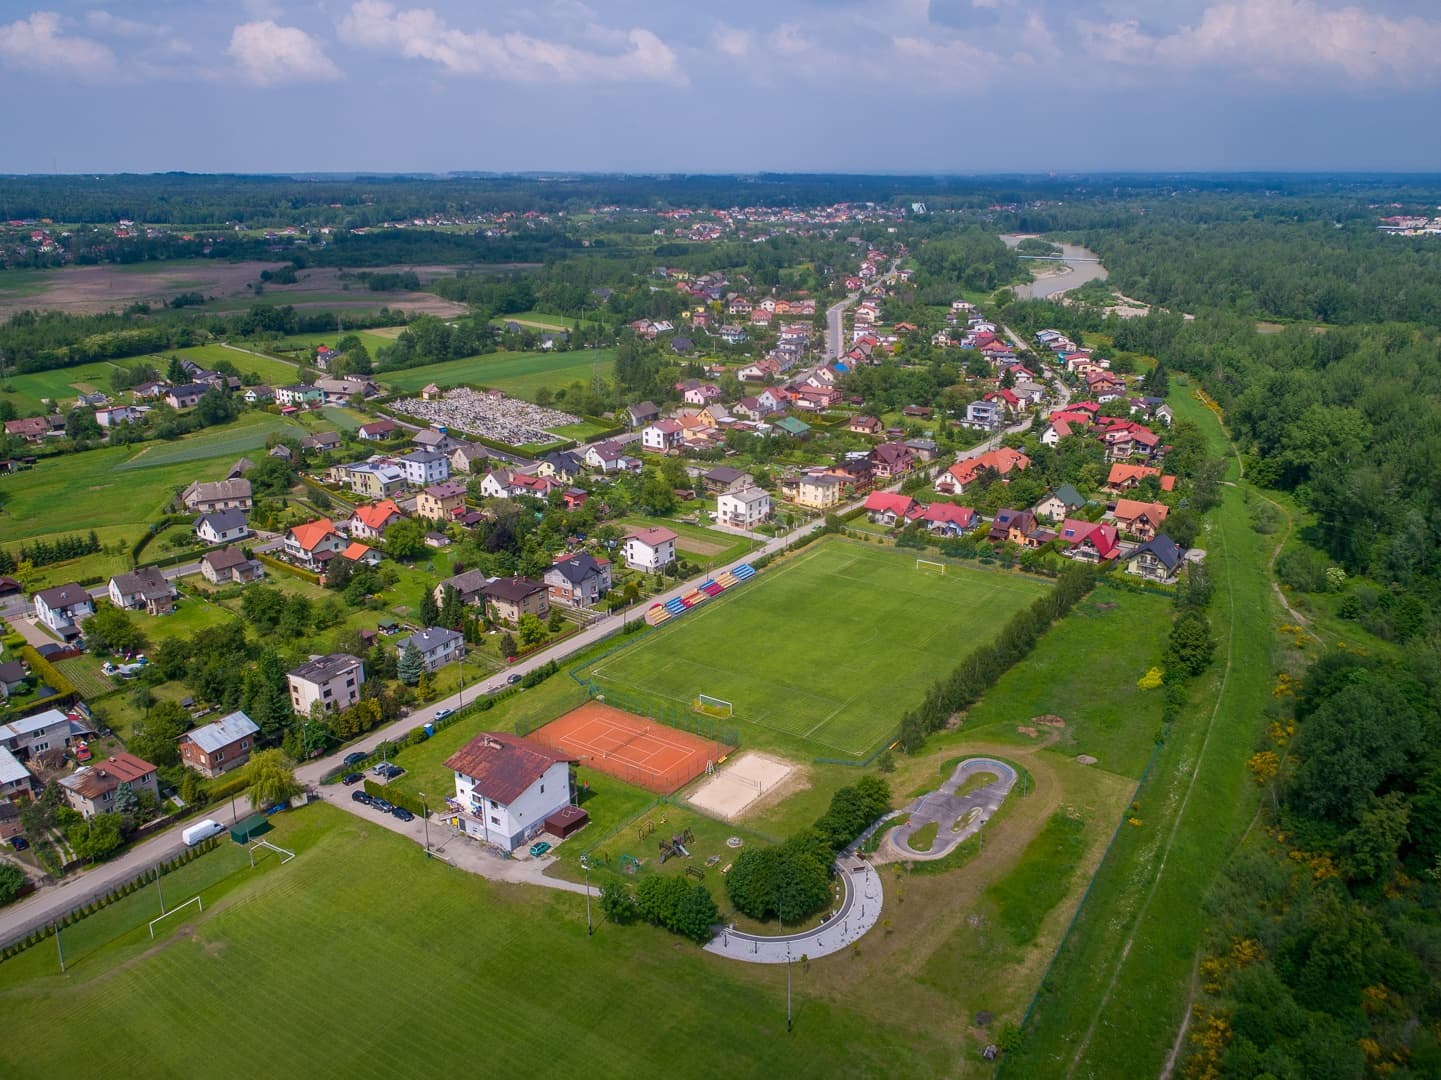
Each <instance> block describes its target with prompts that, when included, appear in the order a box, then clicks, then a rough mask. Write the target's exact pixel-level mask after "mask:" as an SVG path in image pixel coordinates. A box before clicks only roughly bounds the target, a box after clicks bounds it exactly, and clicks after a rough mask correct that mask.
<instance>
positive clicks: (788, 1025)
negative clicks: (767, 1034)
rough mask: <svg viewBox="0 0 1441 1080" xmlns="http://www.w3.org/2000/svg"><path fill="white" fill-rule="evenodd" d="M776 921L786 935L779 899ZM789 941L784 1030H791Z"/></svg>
mask: <svg viewBox="0 0 1441 1080" xmlns="http://www.w3.org/2000/svg"><path fill="white" fill-rule="evenodd" d="M776 923H777V925H779V927H780V931H781V935H780V936H781V937H785V936H786V921H785V918H784V917H783V916H782V915H781V903H780V899H779V898H777V900H776ZM791 1024H792V1017H791V943H790V942H789V941H787V942H786V1030H787V1031H790V1030H791Z"/></svg>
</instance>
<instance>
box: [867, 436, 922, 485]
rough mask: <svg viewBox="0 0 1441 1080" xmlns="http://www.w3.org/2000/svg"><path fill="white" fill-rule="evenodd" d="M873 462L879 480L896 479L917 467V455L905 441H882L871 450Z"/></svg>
mask: <svg viewBox="0 0 1441 1080" xmlns="http://www.w3.org/2000/svg"><path fill="white" fill-rule="evenodd" d="M871 463H872V464H873V465H874V467H875V474H876V479H877V480H895V479H897V478H898V477H902V476H905V475H907V474H908V473H910V471H911V470H912V469H913V468H915V465H916V455H915V453H914V451H912V450H911V448H910V447H909V446H907V445H906V444H905V443H903V442H887V443H881V444H880V445H879V446H877V447H876V448H875V449H874V450H872V451H871Z"/></svg>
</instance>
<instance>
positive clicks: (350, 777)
mask: <svg viewBox="0 0 1441 1080" xmlns="http://www.w3.org/2000/svg"><path fill="white" fill-rule="evenodd" d="M364 779H365V777H363V776H361V775H360V773H358V772H353V773H346V774H345V775H344V776H342V777H341V778H340V782H341V783H342V784H344V785H345V786H346V787H349V786H350V785H351V784H358V783H360V782H361V781H362V780H364Z"/></svg>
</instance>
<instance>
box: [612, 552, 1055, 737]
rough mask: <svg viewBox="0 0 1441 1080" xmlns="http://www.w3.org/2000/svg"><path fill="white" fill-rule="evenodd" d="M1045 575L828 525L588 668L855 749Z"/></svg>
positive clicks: (764, 725)
mask: <svg viewBox="0 0 1441 1080" xmlns="http://www.w3.org/2000/svg"><path fill="white" fill-rule="evenodd" d="M1047 588H1048V586H1047V585H1046V584H1045V583H1043V582H1040V581H1036V580H1034V579H1030V578H1024V577H1020V576H1018V575H1012V574H1002V573H998V572H991V571H985V570H977V569H972V568H970V567H963V566H959V565H950V566H948V567H947V572H946V574H945V576H944V577H942V576H938V575H923V574H922V573H921V572H920V571H917V570H916V569H915V557H914V555H911V554H909V553H906V554H902V553H899V552H896V551H894V550H890V549H882V548H877V547H871V546H868V545H866V544H861V543H856V542H854V541H848V540H837V539H827V540H824V541H821V542H819V543H817V544H815V545H813V546H812V547H810V548H808V549H806V550H805V551H803V552H802V553H801V554H799V555H798V556H796V557H795V558H794V559H792V560H791V561H789V562H786V563H783V564H781V565H780V566H778V567H776V568H774V569H772V570H768V571H765V572H763V573H762V574H761V576H760V577H759V578H758V579H757V580H756V581H754V582H751V583H749V584H747V585H744V586H742V587H741V588H740V589H738V590H737V591H736V593H735V594H734V595H732V596H729V597H723V598H722V599H720V600H719V601H711V602H710V603H709V604H707V605H706V606H705V607H703V608H701V609H700V610H698V611H696V612H693V613H691V614H688V615H686V616H684V617H682V618H680V619H678V620H677V621H676V622H675V623H674V624H672V625H670V626H666V627H662V628H661V629H660V630H658V631H655V632H653V633H650V634H647V635H646V637H645V638H644V639H642V640H641V641H640V642H639V643H637V644H636V645H635V646H634V647H633V648H628V649H624V650H622V651H620V652H617V653H615V654H613V655H611V656H609V657H606V658H605V659H603V660H602V661H600V662H599V664H597V665H596V666H594V667H593V668H591V669H590V671H591V675H592V677H593V678H594V679H595V681H596V682H597V683H598V684H599V685H600V686H601V687H602V688H603V689H608V690H612V691H619V692H620V693H622V694H623V695H625V696H627V697H633V698H640V699H643V698H645V697H653V698H658V699H661V700H664V701H666V702H668V703H670V704H672V705H674V706H678V707H680V708H683V709H688V708H689V707H690V703H691V702H692V701H693V700H694V698H695V696H696V695H697V694H701V693H704V694H709V695H711V696H713V697H720V698H724V699H726V700H728V701H730V702H732V703H733V705H734V709H735V721H736V722H738V724H739V726H740V728H741V734H742V738H743V739H745V738H746V737H747V736H746V732H747V730H749V731H751V732H763V733H766V734H767V735H769V736H771V737H774V736H781V737H783V738H785V739H787V740H790V741H792V742H802V743H805V744H808V745H809V747H810V749H811V750H812V751H813V752H819V753H840V754H847V755H855V756H860V755H863V754H865V753H866V752H867V751H869V750H871V749H872V748H874V747H875V746H876V745H877V744H878V743H879V742H880V741H881V740H883V739H885V738H887V737H888V736H889V735H891V734H892V733H893V732H894V731H895V729H896V725H897V724H898V723H899V721H900V716H901V713H902V712H903V711H904V710H905V709H906V708H908V707H909V706H911V705H912V704H914V703H915V702H917V701H918V700H920V698H921V696H922V695H923V694H924V693H925V691H926V689H927V688H928V687H929V686H930V684H931V683H932V682H934V681H935V680H936V679H937V678H938V677H940V676H942V675H944V674H946V673H947V672H949V671H950V670H951V668H952V667H953V666H954V665H955V663H956V661H957V660H958V659H959V658H960V657H962V656H964V655H965V654H966V653H968V652H969V651H970V650H971V649H973V648H974V647H975V646H976V645H978V644H980V643H981V642H983V641H985V640H987V639H989V638H990V636H991V635H992V634H994V633H995V631H996V630H997V629H998V628H999V627H1000V626H1001V624H1002V623H1004V622H1005V620H1006V619H1008V618H1009V617H1010V616H1011V615H1012V614H1014V613H1015V612H1016V611H1018V610H1019V609H1020V608H1022V607H1023V606H1025V604H1027V603H1028V602H1030V601H1031V600H1033V599H1035V598H1036V597H1039V596H1041V595H1042V594H1043V593H1044V592H1045V591H1046V589H1047Z"/></svg>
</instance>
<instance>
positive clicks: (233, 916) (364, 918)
mask: <svg viewBox="0 0 1441 1080" xmlns="http://www.w3.org/2000/svg"><path fill="white" fill-rule="evenodd" d="M268 839H272V840H273V841H274V842H275V843H277V844H279V845H281V846H284V847H286V848H289V849H291V850H293V851H295V852H297V857H296V858H295V859H294V860H293V861H291V862H289V863H287V864H285V865H281V864H280V862H279V860H278V858H276V857H273V856H272V854H271V853H269V852H265V851H263V850H262V852H261V853H260V855H261V856H262V857H261V859H260V861H259V863H258V864H257V867H256V869H254V870H251V869H249V868H248V865H247V862H246V858H245V856H244V853H243V851H242V850H241V849H240V848H239V847H237V846H235V845H232V844H230V843H228V842H226V843H224V844H222V846H221V847H220V848H219V849H217V850H216V851H214V852H211V853H208V854H206V855H203V856H201V857H200V858H199V859H197V860H195V861H194V862H193V863H190V864H189V865H188V866H186V867H184V868H182V869H181V870H180V871H178V872H177V873H176V874H174V875H172V876H169V877H167V878H166V879H165V883H164V884H165V897H166V900H167V902H169V903H170V904H171V905H174V904H176V903H178V902H179V901H180V900H181V899H182V898H185V897H188V896H191V895H195V894H196V892H195V891H196V890H197V889H201V890H203V891H202V892H201V893H200V895H201V896H202V899H203V900H204V903H205V910H204V911H203V912H199V911H198V910H196V909H194V908H191V909H188V910H187V911H186V912H184V913H182V914H179V915H177V916H175V917H174V918H172V919H170V920H167V922H165V923H161V924H160V926H159V927H157V937H156V939H155V941H154V942H152V941H151V940H150V938H149V934H148V931H147V929H146V926H145V922H146V920H148V919H150V918H152V917H154V915H155V914H157V913H158V899H157V894H156V892H155V890H154V889H153V888H151V889H147V890H142V891H140V892H137V893H135V894H133V895H132V896H130V897H128V898H126V899H125V900H123V901H121V902H120V903H118V904H116V905H114V906H113V907H111V908H107V909H106V910H105V911H104V912H102V913H101V914H100V915H97V916H93V917H92V918H91V919H87V920H85V921H84V922H82V923H80V924H78V925H77V926H75V927H72V928H70V929H67V930H66V931H65V932H64V933H65V941H66V945H67V949H66V951H67V957H68V958H69V959H70V968H69V971H68V973H67V974H64V975H61V974H60V973H59V971H58V970H57V965H56V961H55V955H56V954H55V947H54V943H53V942H45V943H43V944H42V945H41V946H38V947H36V948H33V949H31V950H28V951H27V952H25V953H23V954H21V955H20V956H19V957H16V958H15V959H13V960H10V961H8V962H6V963H5V964H4V965H0V1003H3V1008H4V1011H5V1016H6V1019H7V1020H8V1021H9V1022H10V1023H11V1024H12V1025H14V1026H15V1027H16V1029H17V1030H40V1029H41V1028H43V1030H45V1031H46V1032H47V1033H48V1034H49V1037H48V1038H45V1039H14V1040H10V1041H9V1042H7V1044H6V1050H5V1060H6V1071H7V1073H13V1074H15V1075H19V1076H40V1075H46V1076H66V1075H78V1074H80V1073H82V1072H84V1071H85V1070H86V1069H87V1068H89V1067H90V1065H91V1064H92V1063H93V1061H94V1054H95V1048H96V1047H97V1046H103V1047H105V1052H106V1054H107V1055H115V1056H116V1059H117V1060H120V1059H121V1058H125V1059H133V1060H143V1061H144V1062H145V1064H146V1071H147V1072H149V1073H152V1074H154V1075H157V1076H178V1075H186V1076H196V1077H231V1076H244V1075H251V1074H252V1073H253V1072H254V1071H255V1069H256V1062H257V1060H258V1057H257V1056H258V1055H259V1056H262V1057H264V1058H267V1059H269V1060H272V1061H276V1062H284V1063H285V1064H284V1069H283V1070H282V1071H284V1072H286V1073H290V1074H294V1075H298V1076H335V1075H348V1076H381V1075H386V1076H393V1075H415V1076H422V1075H425V1076H435V1075H445V1074H449V1073H452V1072H455V1071H457V1070H461V1071H464V1070H466V1069H468V1068H473V1066H474V1063H475V1061H476V1060H477V1055H478V1054H482V1055H483V1056H484V1060H485V1062H486V1065H487V1067H488V1069H490V1070H492V1071H495V1072H497V1073H499V1074H502V1075H507V1076H540V1075H545V1076H553V1075H580V1074H584V1075H587V1076H597V1077H599V1076H656V1075H673V1074H676V1073H677V1072H681V1071H683V1072H684V1073H685V1075H688V1076H737V1075H752V1076H754V1075H789V1076H797V1077H800V1076H818V1077H819V1076H837V1075H851V1076H896V1075H905V1076H933V1075H940V1074H943V1073H945V1072H947V1071H948V1070H949V1069H950V1068H951V1066H952V1063H953V1060H954V1055H955V1046H954V1036H953V1035H952V1034H951V1033H950V1032H949V1031H947V1030H946V1029H945V1026H944V1025H937V1026H935V1027H932V1026H930V1025H922V1026H920V1027H917V1025H915V1024H913V1023H907V1022H900V1021H898V1020H896V1019H895V1015H894V1013H892V1015H891V1022H886V1019H885V1017H884V1016H883V1015H876V1013H877V1010H876V1009H875V1008H874V1007H873V1006H872V1003H871V1001H870V999H869V996H868V995H866V994H856V993H855V992H854V988H852V990H851V992H850V993H846V994H841V993H837V992H836V991H835V990H834V988H833V983H834V980H832V979H831V978H830V977H829V976H828V974H827V971H828V968H827V965H829V967H830V968H837V969H839V968H841V965H845V964H852V963H855V961H853V960H851V959H849V958H846V957H840V958H837V959H833V960H829V961H825V962H822V963H820V964H816V965H811V966H812V967H813V968H814V970H813V971H811V972H810V973H809V974H807V973H805V972H802V971H801V970H800V969H799V965H798V966H797V971H796V972H795V978H796V985H797V1008H796V1025H795V1031H794V1032H792V1033H789V1034H788V1033H787V1032H786V1030H785V978H784V976H783V974H782V973H781V972H780V971H778V970H775V969H771V968H766V967H758V966H751V965H744V964H737V963H735V962H733V961H726V960H722V959H719V958H716V957H712V956H709V955H708V954H706V953H704V952H702V951H701V950H700V949H699V948H697V947H696V946H694V945H691V944H688V943H685V942H682V941H681V940H680V939H679V938H676V937H674V936H673V935H670V934H667V933H665V932H664V931H660V930H656V929H652V928H649V927H644V926H639V927H629V928H617V927H613V926H611V925H609V924H606V923H604V922H602V921H600V920H599V918H598V917H597V926H596V932H595V934H594V936H593V937H590V936H587V934H586V921H585V904H584V901H583V900H582V898H581V897H579V896H576V895H573V894H569V893H555V892H548V891H547V892H543V891H541V890H539V889H534V888H517V887H514V886H510V887H506V886H496V885H492V884H491V883H489V882H486V881H484V880H482V879H480V878H477V877H474V876H472V875H470V874H467V873H464V872H462V871H456V870H451V869H449V868H448V867H446V866H445V865H444V864H443V863H441V862H438V861H430V862H427V861H425V860H424V858H423V857H422V855H421V853H420V851H419V850H418V849H417V848H416V846H415V845H414V844H412V843H410V842H409V841H407V840H404V839H402V838H399V837H397V836H395V835H394V834H392V833H389V832H387V831H386V830H384V829H382V828H379V827H378V826H376V825H373V824H370V823H368V822H365V821H363V820H361V819H357V818H354V817H351V816H350V815H348V814H345V813H344V812H343V811H339V810H335V809H332V808H329V807H325V806H312V807H309V808H306V809H304V810H301V811H297V812H293V813H289V814H285V815H283V816H282V817H280V818H277V819H276V820H275V829H274V831H273V832H272V833H271V834H270V836H269V837H268ZM402 881H403V887H397V883H398V882H402ZM338 905H343V908H344V910H345V911H347V912H351V913H353V916H354V917H349V916H346V917H339V916H338V915H337V912H338V911H339V910H340V908H339V907H338ZM597 916H598V913H597ZM845 970H848V969H842V970H839V971H837V973H836V974H837V975H838V976H842V977H843V976H844V974H845ZM217 987H223V988H229V989H228V990H224V991H223V992H218V991H217ZM927 996H928V997H932V998H933V997H935V996H936V995H935V994H934V993H929V994H928V995H927ZM501 1003H503V1005H504V1009H503V1011H502V1012H501V1013H498V1014H497V1013H496V1011H495V1010H496V1008H497V1005H498V1004H501ZM904 1004H910V1002H908V1001H907V1002H904ZM238 1008H240V1009H244V1010H248V1011H249V1012H250V1013H258V1014H259V1016H258V1018H252V1020H248V1021H246V1022H245V1033H243V1034H240V1035H238V1036H237V1037H226V1038H218V1037H216V1033H217V1032H220V1031H224V1030H226V1029H227V1026H228V1025H231V1024H234V1023H235V1019H236V1010H237V1009H238ZM490 1015H495V1016H496V1025H495V1026H490V1025H478V1024H476V1023H475V1022H474V1018H476V1017H480V1016H490ZM466 1018H471V1019H466ZM502 1020H503V1022H502ZM742 1033H744V1037H741V1034H742Z"/></svg>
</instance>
